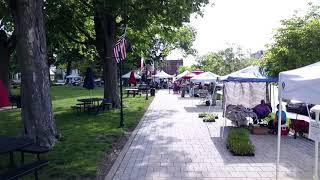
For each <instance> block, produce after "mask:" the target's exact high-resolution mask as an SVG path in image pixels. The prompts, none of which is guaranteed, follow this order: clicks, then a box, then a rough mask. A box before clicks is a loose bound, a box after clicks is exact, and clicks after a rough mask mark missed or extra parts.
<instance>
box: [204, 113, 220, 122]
mask: <svg viewBox="0 0 320 180" xmlns="http://www.w3.org/2000/svg"><path fill="white" fill-rule="evenodd" d="M216 119H218V115H216V114H207V115H206V116H205V117H204V118H203V122H216Z"/></svg>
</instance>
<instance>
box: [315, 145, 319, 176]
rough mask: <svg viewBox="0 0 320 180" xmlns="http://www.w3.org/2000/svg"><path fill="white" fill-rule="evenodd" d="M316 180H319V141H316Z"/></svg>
mask: <svg viewBox="0 0 320 180" xmlns="http://www.w3.org/2000/svg"><path fill="white" fill-rule="evenodd" d="M314 143H315V161H314V179H315V180H318V159H319V141H315V142H314Z"/></svg>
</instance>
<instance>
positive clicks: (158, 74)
mask: <svg viewBox="0 0 320 180" xmlns="http://www.w3.org/2000/svg"><path fill="white" fill-rule="evenodd" d="M153 77H155V78H159V79H169V78H173V76H171V75H170V74H167V73H166V72H164V71H160V72H159V73H157V74H156V75H154V76H153Z"/></svg>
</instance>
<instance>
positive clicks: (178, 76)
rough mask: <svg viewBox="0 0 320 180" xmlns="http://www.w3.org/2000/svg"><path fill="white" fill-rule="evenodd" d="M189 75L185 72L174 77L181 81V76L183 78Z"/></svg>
mask: <svg viewBox="0 0 320 180" xmlns="http://www.w3.org/2000/svg"><path fill="white" fill-rule="evenodd" d="M189 73H190V71H188V70H185V71H184V72H183V73H181V74H178V75H177V76H176V79H181V78H182V77H183V76H185V75H187V74H189Z"/></svg>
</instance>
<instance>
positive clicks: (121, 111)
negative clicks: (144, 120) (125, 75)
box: [119, 58, 124, 128]
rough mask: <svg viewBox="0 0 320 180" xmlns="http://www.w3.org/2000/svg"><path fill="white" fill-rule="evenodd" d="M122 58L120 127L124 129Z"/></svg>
mask: <svg viewBox="0 0 320 180" xmlns="http://www.w3.org/2000/svg"><path fill="white" fill-rule="evenodd" d="M122 61H123V60H122V58H121V59H120V63H119V77H120V127H121V128H122V127H124V118H123V93H122V77H121V76H122Z"/></svg>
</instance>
